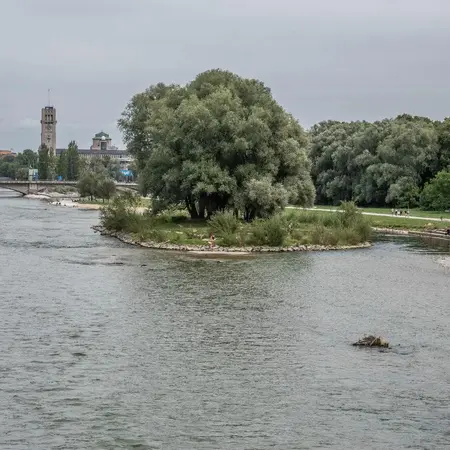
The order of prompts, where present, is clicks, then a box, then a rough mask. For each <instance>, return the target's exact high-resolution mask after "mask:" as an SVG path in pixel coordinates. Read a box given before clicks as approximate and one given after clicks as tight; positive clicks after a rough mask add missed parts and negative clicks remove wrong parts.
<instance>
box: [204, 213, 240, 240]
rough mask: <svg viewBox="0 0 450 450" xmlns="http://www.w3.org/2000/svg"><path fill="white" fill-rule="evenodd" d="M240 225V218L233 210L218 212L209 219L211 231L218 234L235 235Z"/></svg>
mask: <svg viewBox="0 0 450 450" xmlns="http://www.w3.org/2000/svg"><path fill="white" fill-rule="evenodd" d="M239 225H240V223H239V220H238V218H237V217H236V216H235V215H234V214H233V213H232V212H231V211H224V212H217V213H215V214H214V215H213V216H212V217H211V219H210V220H209V226H210V228H211V231H212V232H213V233H215V234H217V235H218V236H225V235H234V234H235V233H236V231H237V230H238V228H239Z"/></svg>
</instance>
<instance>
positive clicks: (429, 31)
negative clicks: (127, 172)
mask: <svg viewBox="0 0 450 450" xmlns="http://www.w3.org/2000/svg"><path fill="white" fill-rule="evenodd" d="M449 21H450V0H428V1H425V0H308V1H306V0H39V1H38V0H0V68H1V69H0V149H2V148H3V149H7V148H14V149H15V150H16V151H21V150H23V149H24V148H33V149H37V147H38V146H39V143H40V128H39V120H40V109H41V107H43V106H45V104H46V103H47V89H48V88H51V90H52V93H51V103H52V104H54V106H55V107H56V109H57V116H58V125H57V146H58V147H63V146H66V145H67V143H68V142H69V141H70V140H72V139H75V140H76V141H77V142H78V144H79V146H80V147H88V146H89V145H90V143H91V138H92V136H93V134H95V133H96V132H98V131H100V130H104V131H105V132H108V133H110V135H111V137H112V138H113V143H116V145H119V146H121V135H120V132H119V131H118V130H117V127H116V122H117V119H118V118H119V117H120V114H121V112H122V110H123V109H124V107H125V105H126V103H127V101H128V100H129V99H130V98H131V96H132V95H133V94H135V93H137V92H140V91H142V90H144V89H145V88H146V87H147V86H148V85H150V84H154V83H157V82H159V81H163V82H166V83H170V82H176V83H184V82H187V81H189V80H191V79H193V78H194V77H195V75H196V74H197V73H199V72H202V71H204V70H207V69H211V68H224V69H229V70H231V71H234V72H236V73H238V74H240V75H243V76H246V77H255V78H258V79H260V80H262V81H264V82H265V83H266V84H267V85H268V86H269V87H271V89H272V92H273V94H274V96H275V97H276V99H277V100H278V101H279V102H280V103H281V104H282V105H283V106H284V107H285V108H286V109H287V110H288V111H289V112H291V113H293V114H294V115H295V116H296V117H297V118H298V119H299V121H300V122H301V123H302V124H303V125H304V126H305V127H309V126H311V125H312V124H314V123H316V122H319V121H321V120H326V119H338V120H357V119H366V120H376V119H380V118H384V117H391V116H395V115H397V114H399V113H403V112H407V113H411V114H417V115H425V116H430V117H432V118H436V119H442V118H444V117H446V116H449V115H450V88H449V83H450V58H449V53H448V50H449V48H450V27H449V26H448V24H449Z"/></svg>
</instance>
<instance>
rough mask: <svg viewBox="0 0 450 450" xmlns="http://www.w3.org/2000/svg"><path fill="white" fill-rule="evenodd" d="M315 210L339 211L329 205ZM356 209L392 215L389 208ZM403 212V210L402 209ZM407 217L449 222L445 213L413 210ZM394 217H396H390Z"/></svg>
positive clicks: (449, 216) (320, 206)
mask: <svg viewBox="0 0 450 450" xmlns="http://www.w3.org/2000/svg"><path fill="white" fill-rule="evenodd" d="M316 207H317V208H322V209H331V210H337V209H339V207H338V206H329V205H316ZM358 209H359V210H360V211H361V212H365V213H375V214H390V215H391V214H392V209H391V208H364V207H358ZM402 211H404V209H402ZM409 215H410V216H412V217H429V218H432V219H440V218H443V219H447V220H450V213H449V212H446V211H424V210H422V209H417V208H413V209H410V210H409ZM392 217H394V218H395V217H396V216H392Z"/></svg>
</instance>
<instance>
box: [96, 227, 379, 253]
mask: <svg viewBox="0 0 450 450" xmlns="http://www.w3.org/2000/svg"><path fill="white" fill-rule="evenodd" d="M92 228H93V229H94V230H95V231H97V232H99V233H100V234H101V235H103V236H110V237H114V238H116V239H119V240H120V241H122V242H124V243H125V244H130V245H136V246H140V247H145V248H152V249H157V250H175V251H182V252H196V253H198V252H204V253H216V254H220V253H235V254H251V253H281V252H306V251H315V252H320V251H331V250H335V251H336V250H355V249H361V248H369V247H371V245H372V244H370V243H369V242H364V243H362V244H359V245H342V246H331V245H296V246H290V247H261V246H255V247H219V246H216V247H214V249H211V248H210V247H209V245H187V244H186V245H185V244H172V243H168V242H152V241H144V242H141V241H138V240H136V239H133V238H132V237H131V236H130V235H129V234H128V233H121V232H115V231H108V230H105V229H104V228H102V227H101V226H93V227H92Z"/></svg>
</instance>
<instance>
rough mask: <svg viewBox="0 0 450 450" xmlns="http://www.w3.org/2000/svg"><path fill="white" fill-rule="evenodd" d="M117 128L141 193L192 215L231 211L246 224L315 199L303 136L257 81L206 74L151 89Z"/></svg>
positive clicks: (215, 72)
mask: <svg viewBox="0 0 450 450" xmlns="http://www.w3.org/2000/svg"><path fill="white" fill-rule="evenodd" d="M119 127H120V129H121V130H122V132H123V134H124V141H125V142H126V144H127V147H128V149H129V151H130V152H131V154H133V155H134V156H135V158H136V161H137V166H138V167H137V168H138V172H139V184H140V188H141V192H142V193H143V194H147V193H151V194H152V197H153V198H156V199H158V201H159V202H161V204H163V205H164V206H165V207H167V206H169V205H179V204H180V203H183V204H184V206H185V207H186V209H187V210H188V212H189V214H190V215H191V217H192V218H203V217H205V215H206V216H207V217H211V216H212V215H213V214H214V213H215V212H216V211H219V210H223V209H225V208H227V207H231V208H234V209H239V210H240V211H241V214H242V215H244V216H245V218H246V219H247V220H253V219H254V218H257V217H267V216H269V215H271V214H274V213H276V212H277V211H279V210H281V209H282V208H284V206H285V205H286V204H287V202H290V203H295V204H300V205H310V204H311V203H312V202H313V200H314V186H313V184H312V182H311V177H310V162H309V159H308V156H307V152H306V149H307V144H308V138H307V135H306V133H305V132H304V131H303V129H302V128H301V127H300V125H299V124H298V123H297V121H296V120H295V119H294V118H293V117H292V116H290V115H289V114H287V113H286V112H285V111H284V110H283V109H282V108H281V107H280V106H279V105H278V104H277V103H276V101H275V100H274V99H273V97H272V95H271V94H270V90H269V89H268V88H267V87H265V86H264V84H262V83H261V82H260V81H257V80H249V79H244V78H241V77H239V76H237V75H235V74H232V73H230V72H227V71H221V70H211V71H208V72H205V73H202V74H200V75H198V76H197V78H196V79H195V80H194V81H192V82H191V83H189V84H188V85H187V86H185V87H180V86H175V85H171V86H166V85H164V84H158V85H156V86H151V87H150V88H149V89H147V90H146V91H145V92H143V93H141V94H137V95H136V96H134V97H133V98H132V100H131V101H130V103H129V104H128V106H127V108H126V109H125V111H124V112H123V114H122V118H121V119H120V120H119Z"/></svg>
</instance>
